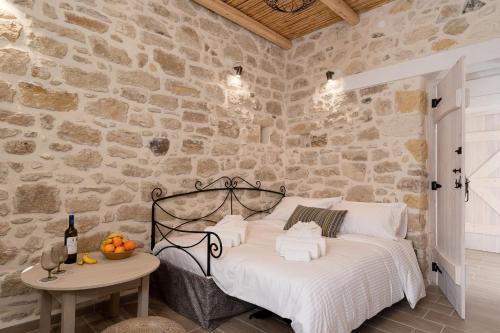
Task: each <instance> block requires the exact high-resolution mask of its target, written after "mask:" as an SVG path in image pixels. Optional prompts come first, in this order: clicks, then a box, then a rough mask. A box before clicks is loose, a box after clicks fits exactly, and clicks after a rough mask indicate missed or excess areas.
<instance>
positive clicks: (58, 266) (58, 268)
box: [57, 263, 62, 272]
mask: <svg viewBox="0 0 500 333" xmlns="http://www.w3.org/2000/svg"><path fill="white" fill-rule="evenodd" d="M61 264H62V263H59V265H57V271H58V272H60V271H61Z"/></svg>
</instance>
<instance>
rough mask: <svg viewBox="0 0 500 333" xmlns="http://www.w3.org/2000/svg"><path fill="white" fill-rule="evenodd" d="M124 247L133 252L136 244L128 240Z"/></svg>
mask: <svg viewBox="0 0 500 333" xmlns="http://www.w3.org/2000/svg"><path fill="white" fill-rule="evenodd" d="M123 247H124V248H125V250H127V251H131V250H133V249H135V242H134V241H132V240H128V241H126V242H125V243H123Z"/></svg>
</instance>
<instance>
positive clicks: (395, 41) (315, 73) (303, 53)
mask: <svg viewBox="0 0 500 333" xmlns="http://www.w3.org/2000/svg"><path fill="white" fill-rule="evenodd" d="M495 37H500V0H446V1H444V0H441V1H436V0H396V1H393V2H390V3H388V4H386V5H384V6H381V7H378V8H376V9H374V10H371V11H369V12H366V13H364V14H362V15H361V21H360V23H359V24H358V25H356V26H350V25H349V24H347V23H345V22H341V23H338V24H335V25H333V26H330V27H327V28H325V29H322V30H320V31H318V32H313V33H311V34H309V35H307V36H305V37H302V38H298V39H296V40H294V43H293V49H292V50H290V51H289V52H288V54H287V56H288V57H287V58H288V62H287V82H288V85H289V86H290V87H293V86H294V85H297V84H298V83H297V82H298V81H299V80H304V77H305V78H307V79H310V80H309V82H311V83H312V84H311V85H309V86H303V88H312V87H313V86H314V83H315V82H318V80H324V78H325V72H326V71H327V70H331V71H335V73H336V75H335V78H336V77H342V76H345V75H351V74H357V73H361V72H364V71H366V70H369V69H373V68H377V67H383V66H387V65H391V64H395V63H400V62H404V61H406V60H409V59H415V58H419V57H423V56H426V55H429V54H431V53H436V52H440V51H444V50H447V49H450V48H456V47H461V46H465V45H469V44H475V43H479V42H481V41H485V40H488V39H491V38H495ZM312 77H314V78H315V80H314V79H312Z"/></svg>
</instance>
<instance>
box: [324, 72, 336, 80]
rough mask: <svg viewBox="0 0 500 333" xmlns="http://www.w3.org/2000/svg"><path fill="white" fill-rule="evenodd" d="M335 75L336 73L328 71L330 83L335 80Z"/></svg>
mask: <svg viewBox="0 0 500 333" xmlns="http://www.w3.org/2000/svg"><path fill="white" fill-rule="evenodd" d="M334 75H335V72H332V71H328V72H326V79H327V80H328V81H332V80H333V76H334Z"/></svg>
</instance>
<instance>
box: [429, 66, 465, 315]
mask: <svg viewBox="0 0 500 333" xmlns="http://www.w3.org/2000/svg"><path fill="white" fill-rule="evenodd" d="M436 97H437V98H441V102H440V103H439V104H438V106H437V107H436V108H435V109H434V110H433V119H434V125H435V153H436V156H435V165H434V170H435V175H436V181H437V182H438V183H439V184H440V185H441V187H440V188H439V189H437V191H436V194H435V195H436V197H435V202H436V220H435V221H436V230H435V233H436V243H435V245H434V249H433V253H432V256H433V262H435V263H436V264H437V266H438V267H439V271H440V272H438V274H437V281H438V285H439V287H440V288H441V290H442V291H443V293H444V294H445V295H446V296H447V297H448V300H449V301H450V303H451V304H453V306H454V307H455V309H456V311H457V313H458V314H459V315H460V316H461V317H462V318H465V221H464V210H465V209H464V208H465V203H464V197H465V191H464V187H465V184H464V183H465V175H464V174H463V173H462V172H463V171H465V160H464V154H465V150H464V148H465V147H464V111H465V110H464V109H465V70H464V62H463V59H461V60H459V61H458V63H457V64H456V65H455V66H454V67H453V68H452V69H451V70H450V71H449V72H448V73H447V74H446V76H445V77H444V78H443V79H442V80H441V81H440V82H439V83H438V85H437V87H436Z"/></svg>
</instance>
